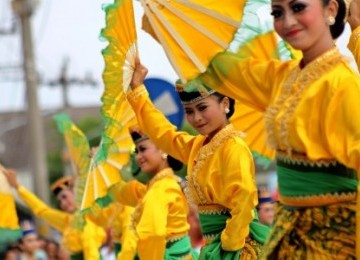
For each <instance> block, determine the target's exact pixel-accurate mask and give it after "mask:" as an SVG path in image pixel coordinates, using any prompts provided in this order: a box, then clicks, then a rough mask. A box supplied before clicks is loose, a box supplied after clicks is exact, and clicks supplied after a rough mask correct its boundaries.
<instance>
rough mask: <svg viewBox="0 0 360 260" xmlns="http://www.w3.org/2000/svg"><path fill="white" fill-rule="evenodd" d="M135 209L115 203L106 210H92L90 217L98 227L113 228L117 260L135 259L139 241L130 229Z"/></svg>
mask: <svg viewBox="0 0 360 260" xmlns="http://www.w3.org/2000/svg"><path fill="white" fill-rule="evenodd" d="M133 211H134V208H133V207H128V206H124V205H122V204H120V203H117V202H114V203H112V204H110V205H109V206H108V207H105V208H100V207H99V208H96V207H94V208H92V210H91V211H90V213H88V215H87V216H88V217H89V218H90V219H91V220H92V221H93V222H94V223H96V224H97V225H99V226H102V227H104V228H111V233H112V239H113V241H114V242H115V253H116V255H117V259H134V257H135V255H136V247H137V239H136V237H135V233H134V232H133V230H131V229H130V227H131V215H132V213H133Z"/></svg>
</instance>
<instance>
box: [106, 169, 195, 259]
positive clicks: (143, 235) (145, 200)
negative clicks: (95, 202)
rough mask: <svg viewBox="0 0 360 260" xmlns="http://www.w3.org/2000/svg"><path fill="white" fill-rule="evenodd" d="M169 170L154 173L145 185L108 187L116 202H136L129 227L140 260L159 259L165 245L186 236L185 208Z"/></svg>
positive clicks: (187, 225)
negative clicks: (134, 235)
mask: <svg viewBox="0 0 360 260" xmlns="http://www.w3.org/2000/svg"><path fill="white" fill-rule="evenodd" d="M178 178H179V177H177V176H176V175H175V174H174V172H173V171H172V169H171V168H165V169H164V170H161V171H160V172H158V173H157V174H156V175H155V176H154V177H153V178H152V179H151V180H150V182H149V183H148V185H147V187H146V189H145V186H144V185H142V184H139V183H138V182H136V181H132V182H129V183H124V182H122V183H119V184H117V185H115V186H114V187H113V188H112V192H113V193H114V194H115V197H116V198H117V199H119V200H120V203H124V204H125V203H126V202H130V203H131V202H134V201H138V203H137V206H136V208H135V211H134V213H133V227H134V229H135V231H136V234H137V237H138V255H139V257H140V259H163V258H164V255H165V249H166V243H167V242H169V241H175V240H177V239H179V238H182V237H183V236H185V235H187V233H188V230H189V224H188V222H187V214H188V205H187V201H186V199H185V196H184V194H183V192H182V190H181V188H180V185H179V184H178V183H177V181H178Z"/></svg>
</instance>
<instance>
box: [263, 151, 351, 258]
mask: <svg viewBox="0 0 360 260" xmlns="http://www.w3.org/2000/svg"><path fill="white" fill-rule="evenodd" d="M277 172H278V184H279V195H280V196H279V200H280V203H279V205H278V206H277V209H276V215H275V216H276V218H275V223H274V225H273V228H272V230H271V232H270V235H269V238H268V241H267V243H266V245H265V247H264V257H265V258H266V259H316V260H317V259H355V227H356V225H355V223H356V217H355V215H356V189H357V183H358V181H357V177H356V172H355V171H353V170H351V169H348V168H346V167H345V166H343V165H341V164H339V163H337V162H331V163H328V164H320V163H318V164H316V163H312V162H307V161H304V160H303V161H300V163H299V160H297V161H296V162H294V161H291V159H288V158H286V159H284V158H281V157H278V159H277Z"/></svg>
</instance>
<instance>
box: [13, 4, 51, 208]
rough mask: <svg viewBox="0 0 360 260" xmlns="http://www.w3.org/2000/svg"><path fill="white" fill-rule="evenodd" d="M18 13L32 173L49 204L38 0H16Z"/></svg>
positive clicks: (42, 196)
mask: <svg viewBox="0 0 360 260" xmlns="http://www.w3.org/2000/svg"><path fill="white" fill-rule="evenodd" d="M12 7H13V10H14V12H15V13H16V14H17V15H18V17H19V19H20V22H21V38H22V48H23V67H24V73H25V81H26V94H27V105H28V122H29V123H28V124H29V130H30V134H29V138H30V143H31V152H30V155H31V156H32V158H31V159H32V160H31V162H32V165H31V168H32V174H33V176H34V183H35V193H36V194H37V195H38V196H39V197H40V198H41V200H42V201H44V202H45V203H47V204H48V203H49V201H50V200H49V186H48V183H49V179H48V172H47V164H46V151H45V142H44V136H45V134H44V129H43V121H42V117H41V113H40V111H39V107H38V98H37V89H38V78H37V73H36V68H35V59H34V53H33V43H32V34H31V24H30V17H31V15H32V13H33V11H34V9H35V1H34V0H12Z"/></svg>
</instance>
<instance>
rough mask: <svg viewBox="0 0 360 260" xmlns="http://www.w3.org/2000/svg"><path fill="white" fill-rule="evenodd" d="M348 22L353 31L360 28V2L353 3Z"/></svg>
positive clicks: (356, 0)
mask: <svg viewBox="0 0 360 260" xmlns="http://www.w3.org/2000/svg"><path fill="white" fill-rule="evenodd" d="M348 22H349V24H350V27H351V30H352V31H353V30H355V29H356V28H357V27H358V26H360V0H353V1H351V4H350V10H349V17H348Z"/></svg>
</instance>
